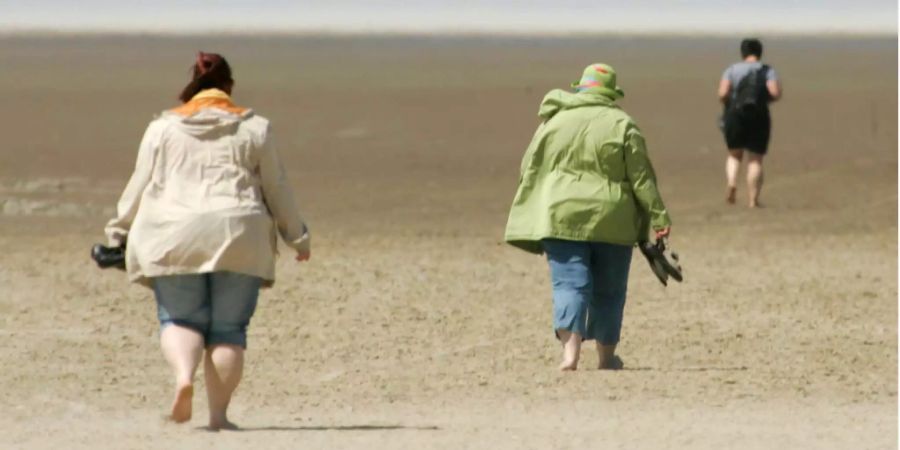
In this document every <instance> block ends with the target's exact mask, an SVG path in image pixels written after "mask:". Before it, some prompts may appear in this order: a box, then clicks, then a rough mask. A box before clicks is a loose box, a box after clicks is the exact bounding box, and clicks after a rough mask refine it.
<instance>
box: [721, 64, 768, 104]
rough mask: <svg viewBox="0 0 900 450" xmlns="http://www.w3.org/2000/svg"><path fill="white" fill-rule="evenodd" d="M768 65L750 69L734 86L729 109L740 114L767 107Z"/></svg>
mask: <svg viewBox="0 0 900 450" xmlns="http://www.w3.org/2000/svg"><path fill="white" fill-rule="evenodd" d="M768 72H769V66H767V65H763V66H762V67H760V68H759V69H754V70H751V71H750V72H749V73H747V76H745V77H744V78H742V79H741V81H740V82H738V85H737V86H736V87H735V88H734V97H733V98H732V99H731V102H730V103H729V109H730V110H731V111H733V112H735V113H737V114H740V115H754V114H756V113H758V112H761V111H762V110H764V109H765V108H767V107H768V103H769V89H768V88H767V87H766V75H767V73H768Z"/></svg>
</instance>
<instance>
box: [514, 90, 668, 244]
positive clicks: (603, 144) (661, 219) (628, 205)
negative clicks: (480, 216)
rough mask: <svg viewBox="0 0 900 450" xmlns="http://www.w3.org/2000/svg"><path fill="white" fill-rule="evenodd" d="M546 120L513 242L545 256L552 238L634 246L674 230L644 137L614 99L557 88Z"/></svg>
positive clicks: (528, 167) (531, 153)
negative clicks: (543, 242) (544, 242)
mask: <svg viewBox="0 0 900 450" xmlns="http://www.w3.org/2000/svg"><path fill="white" fill-rule="evenodd" d="M538 115H539V116H540V117H541V118H542V119H543V123H542V124H541V125H540V126H539V127H538V129H537V132H535V135H534V138H533V139H532V141H531V144H530V145H529V146H528V150H527V151H526V152H525V157H524V158H523V159H522V171H521V175H520V177H519V188H518V190H517V192H516V197H515V199H514V200H513V204H512V208H511V210H510V212H509V221H508V222H507V225H506V242H508V243H510V244H512V245H514V246H516V247H519V248H521V249H523V250H526V251H529V252H532V253H538V254H539V253H541V252H542V249H541V243H540V240H541V239H544V238H557V239H567V240H573V241H591V242H608V243H613V244H621V245H634V244H635V243H636V242H637V241H639V240H643V239H646V237H647V234H648V233H649V228H650V227H652V228H653V229H662V228H665V227H667V226H669V225H670V224H671V220H670V219H669V214H668V212H667V211H666V207H665V205H664V204H663V201H662V198H661V197H660V195H659V190H658V189H657V187H656V175H655V173H654V171H653V166H652V165H651V164H650V159H649V158H648V157H647V148H646V145H645V144H644V137H643V136H642V135H641V131H640V130H639V129H638V127H637V125H635V123H634V121H633V120H632V119H631V117H629V116H628V114H626V113H625V112H624V111H622V110H621V109H620V108H619V107H618V106H617V105H616V104H615V102H614V101H613V100H612V99H610V98H609V97H606V96H604V95H601V94H598V93H596V92H591V91H590V90H588V91H586V92H580V93H574V94H573V93H570V92H566V91H563V90H560V89H556V90H553V91H550V92H549V93H548V94H547V95H546V96H545V97H544V101H543V102H542V103H541V108H540V112H539V113H538Z"/></svg>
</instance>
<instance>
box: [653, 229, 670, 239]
mask: <svg viewBox="0 0 900 450" xmlns="http://www.w3.org/2000/svg"><path fill="white" fill-rule="evenodd" d="M653 232H654V233H656V238H657V239H660V238H664V237H669V233H671V232H672V227H665V228H663V229H660V230H653Z"/></svg>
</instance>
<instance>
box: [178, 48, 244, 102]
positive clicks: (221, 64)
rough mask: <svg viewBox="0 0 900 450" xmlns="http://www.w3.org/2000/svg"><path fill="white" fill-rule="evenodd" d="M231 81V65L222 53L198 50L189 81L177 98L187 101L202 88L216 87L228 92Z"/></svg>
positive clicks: (232, 81)
mask: <svg viewBox="0 0 900 450" xmlns="http://www.w3.org/2000/svg"><path fill="white" fill-rule="evenodd" d="M233 83H234V80H233V79H232V78H231V66H229V65H228V61H225V58H224V57H223V56H222V55H220V54H218V53H203V52H199V53H197V61H196V62H195V63H194V65H193V66H192V67H191V82H190V83H188V84H187V86H185V87H184V89H182V90H181V94H180V95H179V96H178V98H179V99H180V100H181V101H182V102H185V103H187V102H188V101H190V100H191V98H192V97H194V96H195V95H197V93H198V92H200V91H202V90H204V89H213V88H216V89H221V90H223V91H226V92H228V91H230V90H231V85H232V84H233Z"/></svg>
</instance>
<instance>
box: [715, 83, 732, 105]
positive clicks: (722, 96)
mask: <svg viewBox="0 0 900 450" xmlns="http://www.w3.org/2000/svg"><path fill="white" fill-rule="evenodd" d="M730 93H731V81H730V80H728V79H727V78H723V79H721V80H720V81H719V92H718V95H719V101H720V102H722V103H727V102H728V96H729V94H730Z"/></svg>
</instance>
